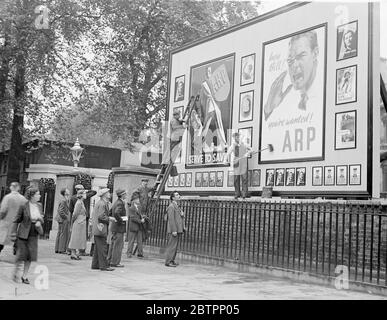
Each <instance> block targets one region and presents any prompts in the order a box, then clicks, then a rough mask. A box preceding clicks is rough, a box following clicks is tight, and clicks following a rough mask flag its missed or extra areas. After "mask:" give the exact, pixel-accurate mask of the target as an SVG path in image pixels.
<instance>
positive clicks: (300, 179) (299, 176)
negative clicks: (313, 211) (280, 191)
mask: <svg viewBox="0 0 387 320" xmlns="http://www.w3.org/2000/svg"><path fill="white" fill-rule="evenodd" d="M305 184H306V168H296V186H304V185H305Z"/></svg>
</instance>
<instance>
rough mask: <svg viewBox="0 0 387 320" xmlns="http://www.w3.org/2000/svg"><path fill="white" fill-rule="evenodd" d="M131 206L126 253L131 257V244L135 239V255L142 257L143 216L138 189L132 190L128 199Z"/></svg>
mask: <svg viewBox="0 0 387 320" xmlns="http://www.w3.org/2000/svg"><path fill="white" fill-rule="evenodd" d="M130 202H131V206H130V207H129V212H128V215H129V234H128V250H127V252H126V255H127V257H128V258H131V256H132V252H133V245H134V242H135V240H137V249H138V253H137V257H139V258H143V257H144V255H143V249H142V240H143V224H144V223H145V219H144V217H143V215H142V214H141V213H142V209H141V204H140V193H139V192H138V191H135V192H133V194H132V198H131V199H130Z"/></svg>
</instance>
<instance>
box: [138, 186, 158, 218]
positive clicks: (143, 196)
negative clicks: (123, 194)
mask: <svg viewBox="0 0 387 320" xmlns="http://www.w3.org/2000/svg"><path fill="white" fill-rule="evenodd" d="M153 190H154V188H148V187H143V186H140V187H139V188H137V190H136V192H138V193H139V194H140V207H141V214H147V209H148V207H149V192H151V191H153Z"/></svg>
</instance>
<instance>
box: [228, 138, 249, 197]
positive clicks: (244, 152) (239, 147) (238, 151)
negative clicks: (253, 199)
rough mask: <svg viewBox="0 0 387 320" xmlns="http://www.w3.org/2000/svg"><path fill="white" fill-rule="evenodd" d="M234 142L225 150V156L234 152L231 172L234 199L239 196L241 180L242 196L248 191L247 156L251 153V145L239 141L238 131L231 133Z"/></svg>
mask: <svg viewBox="0 0 387 320" xmlns="http://www.w3.org/2000/svg"><path fill="white" fill-rule="evenodd" d="M233 137H234V143H233V144H232V145H231V147H230V148H229V150H228V152H227V157H225V160H227V159H228V158H229V156H230V155H231V154H232V153H233V154H234V161H233V174H234V188H235V199H237V198H239V197H240V196H241V190H240V188H241V180H242V198H243V199H244V198H246V196H247V192H248V156H249V155H250V153H251V151H252V150H251V147H250V146H248V145H247V144H246V143H245V142H243V141H240V136H239V133H238V132H235V133H234V134H233Z"/></svg>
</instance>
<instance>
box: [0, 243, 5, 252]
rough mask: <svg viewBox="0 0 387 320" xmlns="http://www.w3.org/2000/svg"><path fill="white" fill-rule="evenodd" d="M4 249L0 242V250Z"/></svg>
mask: <svg viewBox="0 0 387 320" xmlns="http://www.w3.org/2000/svg"><path fill="white" fill-rule="evenodd" d="M3 249H4V246H3V245H2V244H0V252H1V251H2V250H3Z"/></svg>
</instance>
